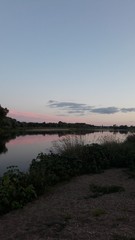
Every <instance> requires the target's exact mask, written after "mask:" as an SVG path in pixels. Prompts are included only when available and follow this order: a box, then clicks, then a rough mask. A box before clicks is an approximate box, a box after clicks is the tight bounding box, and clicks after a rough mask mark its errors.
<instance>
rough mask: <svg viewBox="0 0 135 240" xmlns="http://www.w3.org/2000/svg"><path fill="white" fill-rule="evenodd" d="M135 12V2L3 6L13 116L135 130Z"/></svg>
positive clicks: (0, 26)
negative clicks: (126, 126)
mask: <svg viewBox="0 0 135 240" xmlns="http://www.w3.org/2000/svg"><path fill="white" fill-rule="evenodd" d="M134 12H135V1H134V0H68V1H67V0H23V1H21V0H12V1H11V0H1V1H0V104H1V105H2V106H3V107H7V108H8V109H9V110H10V113H9V116H11V117H13V118H16V119H18V120H20V121H36V122H43V121H45V122H49V121H51V122H52V121H55V122H57V121H65V122H86V123H90V124H95V125H102V124H103V125H110V124H118V125H121V124H127V125H135V94H134V89H135V66H134V65H135V14H134Z"/></svg>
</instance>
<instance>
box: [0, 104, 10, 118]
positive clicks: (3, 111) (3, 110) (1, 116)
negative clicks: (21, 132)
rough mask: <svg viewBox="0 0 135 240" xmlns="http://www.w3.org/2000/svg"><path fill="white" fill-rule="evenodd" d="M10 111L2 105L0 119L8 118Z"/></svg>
mask: <svg viewBox="0 0 135 240" xmlns="http://www.w3.org/2000/svg"><path fill="white" fill-rule="evenodd" d="M8 112H9V110H8V109H7V108H3V107H1V105H0V119H3V118H5V117H6V115H7V114H8Z"/></svg>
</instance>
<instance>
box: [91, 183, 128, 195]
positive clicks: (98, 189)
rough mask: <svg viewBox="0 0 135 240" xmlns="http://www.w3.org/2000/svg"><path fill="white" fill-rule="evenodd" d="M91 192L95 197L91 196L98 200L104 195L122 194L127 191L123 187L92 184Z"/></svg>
mask: <svg viewBox="0 0 135 240" xmlns="http://www.w3.org/2000/svg"><path fill="white" fill-rule="evenodd" d="M90 191H91V192H92V193H93V195H91V197H93V198H96V197H99V196H102V195H104V194H111V193H116V192H122V191H125V189H124V188H123V187H121V186H117V185H105V186H100V185H96V184H90Z"/></svg>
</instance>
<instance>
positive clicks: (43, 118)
mask: <svg viewBox="0 0 135 240" xmlns="http://www.w3.org/2000/svg"><path fill="white" fill-rule="evenodd" d="M8 116H9V117H11V118H15V119H17V120H18V121H26V122H30V121H32V122H37V121H38V122H50V121H54V122H56V121H57V118H56V117H55V116H51V115H46V114H39V113H33V112H21V111H16V110H10V112H9V114H8Z"/></svg>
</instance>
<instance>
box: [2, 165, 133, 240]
mask: <svg viewBox="0 0 135 240" xmlns="http://www.w3.org/2000/svg"><path fill="white" fill-rule="evenodd" d="M91 183H96V184H100V185H101V184H102V185H105V184H109V185H111V184H115V185H119V186H123V187H124V188H125V192H121V193H112V194H107V195H103V196H101V197H98V198H90V197H89V196H90V190H89V184H91ZM97 215H99V216H97ZM116 234H117V235H119V236H117V238H116ZM122 236H123V237H122ZM124 236H125V237H126V236H127V237H128V238H127V237H126V238H124ZM129 237H134V238H133V239H135V180H133V179H129V178H128V177H127V175H126V174H125V173H124V172H123V171H122V170H121V169H113V170H107V171H105V172H104V173H102V174H95V175H85V176H80V177H76V178H74V179H72V180H71V181H70V182H68V183H65V184H62V185H59V186H56V187H55V188H54V189H53V191H51V192H50V193H49V194H47V195H45V196H42V197H41V198H40V199H38V200H36V201H34V202H33V203H29V204H28V205H27V206H26V207H24V208H23V209H21V210H17V211H13V212H11V213H8V214H6V215H4V216H2V217H0V240H43V239H45V240H55V239H56V240H57V239H59V240H81V239H84V240H85V239H86V240H87V239H90V240H123V239H124V240H130V238H129Z"/></svg>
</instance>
